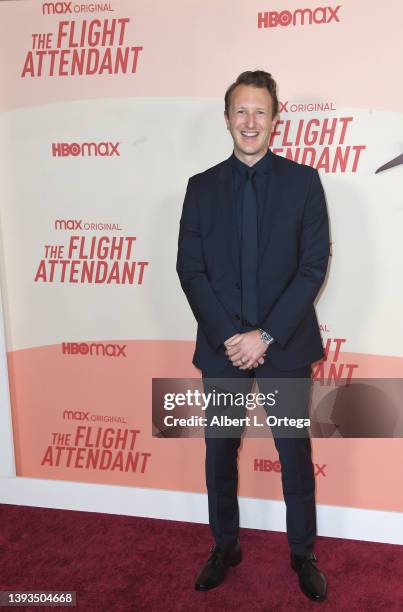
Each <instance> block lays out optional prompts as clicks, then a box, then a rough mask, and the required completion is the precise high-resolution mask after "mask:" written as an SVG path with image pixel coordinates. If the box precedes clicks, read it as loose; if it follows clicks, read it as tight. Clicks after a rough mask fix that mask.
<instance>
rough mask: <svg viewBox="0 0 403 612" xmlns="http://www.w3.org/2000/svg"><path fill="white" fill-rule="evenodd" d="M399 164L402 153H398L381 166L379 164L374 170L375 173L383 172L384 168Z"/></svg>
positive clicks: (401, 159)
mask: <svg viewBox="0 0 403 612" xmlns="http://www.w3.org/2000/svg"><path fill="white" fill-rule="evenodd" d="M400 164H403V153H402V155H398V156H397V157H395V158H394V159H391V160H390V161H388V162H387V163H386V164H384V165H383V166H380V167H379V168H378V170H375V174H378V172H383V171H384V170H389V168H394V167H395V166H400Z"/></svg>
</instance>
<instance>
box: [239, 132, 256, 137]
mask: <svg viewBox="0 0 403 612" xmlns="http://www.w3.org/2000/svg"><path fill="white" fill-rule="evenodd" d="M258 133H259V132H241V134H242V136H257V135H258Z"/></svg>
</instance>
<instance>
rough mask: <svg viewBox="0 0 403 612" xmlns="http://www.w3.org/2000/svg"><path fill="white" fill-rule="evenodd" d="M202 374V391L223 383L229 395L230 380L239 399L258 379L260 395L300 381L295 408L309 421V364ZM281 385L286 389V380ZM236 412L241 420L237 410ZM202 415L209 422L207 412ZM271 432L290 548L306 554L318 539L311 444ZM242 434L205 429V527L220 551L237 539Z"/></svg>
mask: <svg viewBox="0 0 403 612" xmlns="http://www.w3.org/2000/svg"><path fill="white" fill-rule="evenodd" d="M269 351H270V348H269ZM202 375H203V383H204V389H205V392H208V391H211V390H213V389H215V390H216V392H217V391H223V387H222V383H223V379H225V384H226V389H225V390H229V388H228V381H229V380H231V382H233V384H230V387H231V391H232V393H237V394H239V393H243V394H246V393H249V392H250V390H251V388H252V383H253V379H254V378H256V379H257V383H258V386H259V392H261V393H266V392H270V391H272V387H271V386H270V385H269V382H270V380H273V379H291V378H294V379H298V381H299V382H301V379H304V380H303V381H302V382H304V383H306V384H304V386H303V387H302V388H300V391H299V392H298V404H299V405H300V408H301V410H300V411H299V412H300V414H304V415H305V417H307V416H308V404H309V394H310V375H311V366H310V365H309V366H306V367H303V368H298V369H296V370H288V371H282V370H278V369H276V368H274V366H272V365H271V364H270V362H268V361H267V360H266V361H265V363H264V364H263V365H262V366H259V367H258V368H256V370H240V369H239V368H237V367H234V366H233V365H232V364H231V363H230V362H228V366H227V367H226V369H225V370H223V371H221V372H220V373H219V376H218V375H217V374H214V375H212V374H211V373H209V372H206V371H203V373H202ZM283 382H284V384H290V381H288V383H287V382H286V381H283ZM269 386H270V389H269V388H268V387H269ZM238 413H239V415H241V412H240V411H238ZM206 416H208V417H209V415H208V411H207V414H206ZM274 429H277V428H272V435H273V438H274V443H275V446H276V449H277V452H278V454H279V460H280V464H281V480H282V488H283V495H284V501H285V504H286V523H287V537H288V542H289V546H290V548H291V551H292V552H293V553H294V554H297V555H306V554H308V553H310V552H311V551H312V549H313V543H314V539H315V536H316V508H315V477H314V468H313V463H312V458H311V441H310V438H309V434H308V433H307V432H306V433H305V435H304V436H302V437H301V436H300V437H287V434H284V432H282V433H281V435H279V434H278V432H277V433H276V432H275V431H274ZM241 434H242V432H241V431H239V430H238V431H237V432H236V434H235V435H234V436H232V433H231V437H225V436H224V437H223V436H215V435H212V436H211V435H210V434H209V433H207V432H206V430H205V443H206V484H207V492H208V507H209V523H210V527H211V530H212V533H213V536H214V539H215V542H216V544H217V545H218V546H220V547H222V548H227V547H229V546H232V545H233V544H234V543H235V542H236V541H237V538H238V531H239V507H238V499H237V490H238V449H239V446H240V442H241ZM288 435H289V434H288Z"/></svg>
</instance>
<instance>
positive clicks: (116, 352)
mask: <svg viewBox="0 0 403 612" xmlns="http://www.w3.org/2000/svg"><path fill="white" fill-rule="evenodd" d="M125 348H126V344H104V343H103V342H92V343H91V344H88V343H87V342H62V353H63V355H84V356H85V355H90V356H92V355H95V356H96V357H99V356H101V357H127V355H126V353H125Z"/></svg>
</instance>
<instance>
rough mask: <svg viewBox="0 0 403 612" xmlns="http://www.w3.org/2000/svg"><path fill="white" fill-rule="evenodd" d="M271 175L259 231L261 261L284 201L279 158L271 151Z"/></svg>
mask: <svg viewBox="0 0 403 612" xmlns="http://www.w3.org/2000/svg"><path fill="white" fill-rule="evenodd" d="M269 159H270V174H269V186H268V189H267V195H266V201H265V204H264V206H263V211H262V222H261V225H260V230H259V259H260V261H261V260H262V257H263V255H264V252H265V251H266V249H267V246H268V244H269V242H270V237H271V233H272V231H273V227H274V224H275V220H276V217H277V214H278V211H279V210H280V206H281V199H282V178H283V176H282V172H281V169H280V168H279V164H278V163H277V158H276V156H275V155H274V153H272V152H271V151H270V158H269Z"/></svg>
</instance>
